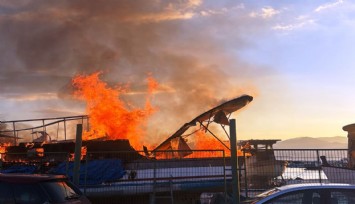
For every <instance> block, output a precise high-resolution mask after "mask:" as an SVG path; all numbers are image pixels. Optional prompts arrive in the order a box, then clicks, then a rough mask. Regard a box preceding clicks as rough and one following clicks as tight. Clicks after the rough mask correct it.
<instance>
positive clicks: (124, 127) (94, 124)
mask: <svg viewBox="0 0 355 204" xmlns="http://www.w3.org/2000/svg"><path fill="white" fill-rule="evenodd" d="M100 74H101V73H100V72H96V73H93V74H91V75H88V76H81V75H78V76H76V77H74V78H73V80H72V84H73V86H74V87H75V88H76V89H77V90H76V91H75V93H74V95H75V96H76V97H77V98H79V99H82V100H85V101H86V103H87V107H86V111H87V114H88V115H89V116H90V130H89V131H88V132H85V133H84V136H83V138H84V139H86V140H88V139H95V138H100V137H106V139H111V140H115V139H129V141H130V144H131V145H132V146H133V147H134V148H139V147H141V141H142V138H143V137H144V136H145V131H144V126H145V125H146V123H147V119H148V117H149V116H151V115H152V114H153V113H154V112H155V108H154V107H153V106H152V105H151V103H150V96H151V94H152V93H153V92H154V90H155V89H156V88H157V86H158V83H157V82H156V81H155V80H154V79H153V78H152V77H151V76H149V77H148V97H147V98H146V103H145V107H144V108H142V109H139V108H134V107H132V105H130V106H129V107H128V105H127V103H125V102H124V101H122V100H121V99H120V96H121V95H122V94H124V93H126V92H127V90H126V89H125V88H123V87H117V88H110V87H108V85H107V84H106V83H105V82H103V81H101V80H100V79H99V76H100Z"/></svg>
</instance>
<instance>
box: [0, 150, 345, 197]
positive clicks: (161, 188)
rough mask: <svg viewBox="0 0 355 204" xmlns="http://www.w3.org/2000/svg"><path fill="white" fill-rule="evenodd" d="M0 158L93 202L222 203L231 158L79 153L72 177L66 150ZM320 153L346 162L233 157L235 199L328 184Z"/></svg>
mask: <svg viewBox="0 0 355 204" xmlns="http://www.w3.org/2000/svg"><path fill="white" fill-rule="evenodd" d="M187 155H188V156H187ZM0 156H1V163H0V165H1V166H0V167H1V172H2V173H15V172H21V173H51V174H64V175H66V176H68V177H69V179H71V180H73V182H75V183H77V184H78V185H79V186H80V188H81V189H82V191H83V192H84V193H85V194H86V195H87V196H88V197H89V198H90V199H91V201H92V202H93V203H175V204H176V203H216V202H217V201H218V200H221V199H222V200H224V201H228V200H229V198H230V195H231V192H232V187H233V186H232V185H231V180H232V176H231V175H232V172H231V159H230V157H228V156H226V155H225V152H224V151H223V150H189V151H160V152H154V153H150V154H149V155H147V152H143V151H142V152H140V151H107V152H83V155H82V158H81V162H80V170H79V172H78V175H79V176H78V180H77V181H75V180H74V178H75V172H73V171H74V169H75V168H74V165H75V164H74V161H73V154H70V153H62V152H57V153H48V152H41V151H32V152H27V153H26V154H23V153H22V154H20V153H2V154H0ZM321 156H325V157H326V158H327V161H328V163H329V164H330V165H331V166H337V167H346V166H347V165H348V160H347V150H345V149H333V150H331V149H275V150H258V152H256V153H253V154H252V155H251V156H250V155H244V156H239V157H238V165H239V166H238V173H239V177H238V179H239V184H240V188H239V191H240V195H241V198H242V199H243V198H245V197H253V196H254V195H255V194H257V193H259V192H261V191H263V190H266V189H270V188H272V187H274V186H281V185H286V184H295V183H311V182H312V183H313V182H317V183H318V182H321V183H327V182H330V179H329V178H328V175H326V174H325V172H324V171H323V168H322V164H323V162H322V161H321V159H320V157H321ZM335 175H337V174H335ZM338 175H339V176H341V174H338Z"/></svg>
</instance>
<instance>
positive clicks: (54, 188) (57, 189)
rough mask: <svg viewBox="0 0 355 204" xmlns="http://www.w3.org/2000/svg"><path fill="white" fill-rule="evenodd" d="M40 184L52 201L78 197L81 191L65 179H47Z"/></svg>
mask: <svg viewBox="0 0 355 204" xmlns="http://www.w3.org/2000/svg"><path fill="white" fill-rule="evenodd" d="M41 185H42V186H43V187H44V189H45V190H46V191H47V192H48V194H49V196H50V198H51V200H52V201H53V202H64V201H66V200H69V199H76V198H79V197H80V196H81V195H82V193H81V192H80V190H79V189H77V188H76V187H75V186H74V185H72V184H71V183H69V182H67V181H49V182H43V183H41Z"/></svg>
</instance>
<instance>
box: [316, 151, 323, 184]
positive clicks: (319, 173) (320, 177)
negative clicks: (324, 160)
mask: <svg viewBox="0 0 355 204" xmlns="http://www.w3.org/2000/svg"><path fill="white" fill-rule="evenodd" d="M316 151H317V164H318V179H319V183H322V173H321V168H320V160H319V149H317V150H316Z"/></svg>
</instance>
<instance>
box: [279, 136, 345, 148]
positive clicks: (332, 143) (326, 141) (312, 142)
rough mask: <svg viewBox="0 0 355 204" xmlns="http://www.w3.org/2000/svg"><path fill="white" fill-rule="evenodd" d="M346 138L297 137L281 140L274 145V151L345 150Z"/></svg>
mask: <svg viewBox="0 0 355 204" xmlns="http://www.w3.org/2000/svg"><path fill="white" fill-rule="evenodd" d="M347 148H348V138H347V137H345V136H335V137H297V138H292V139H288V140H282V141H280V142H277V143H276V144H275V145H274V149H347Z"/></svg>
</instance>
